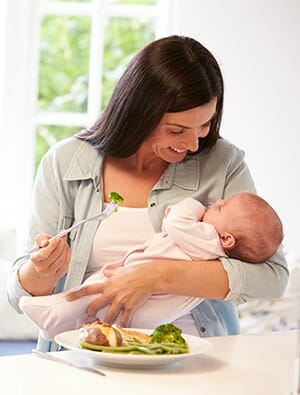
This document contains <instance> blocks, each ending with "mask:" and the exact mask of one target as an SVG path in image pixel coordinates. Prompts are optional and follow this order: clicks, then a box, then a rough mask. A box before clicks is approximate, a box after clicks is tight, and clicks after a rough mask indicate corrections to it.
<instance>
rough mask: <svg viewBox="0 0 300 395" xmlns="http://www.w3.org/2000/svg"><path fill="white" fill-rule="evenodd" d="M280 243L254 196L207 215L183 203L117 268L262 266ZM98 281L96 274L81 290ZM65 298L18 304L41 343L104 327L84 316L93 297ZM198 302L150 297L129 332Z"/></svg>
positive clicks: (270, 216)
mask: <svg viewBox="0 0 300 395" xmlns="http://www.w3.org/2000/svg"><path fill="white" fill-rule="evenodd" d="M282 239H283V230H282V223H281V221H280V218H279V217H278V215H277V214H276V212H275V211H274V210H273V208H272V207H271V206H270V205H269V204H268V203H267V202H266V201H265V200H263V199H262V198H260V197H258V196H257V195H254V194H251V193H239V194H237V195H235V196H233V197H231V198H229V199H227V200H218V201H217V202H216V203H215V204H214V205H212V206H211V207H210V208H208V209H206V208H205V207H204V206H203V205H202V204H201V203H200V202H198V201H197V200H194V199H192V198H186V199H185V200H183V201H182V202H180V203H177V204H175V205H173V206H171V207H168V208H167V210H166V216H165V218H164V220H163V223H162V231H161V232H160V233H156V234H154V235H153V236H152V237H150V238H149V239H148V240H147V242H146V243H145V244H143V245H141V246H138V247H137V248H135V249H134V250H131V251H129V252H128V253H127V254H126V255H125V257H124V259H123V260H122V262H119V265H120V266H127V265H134V264H138V263H144V262H148V261H151V260H153V259H174V260H211V259H216V258H219V257H222V256H223V257H226V256H227V257H230V258H236V259H239V260H242V261H246V262H249V263H261V262H264V261H265V260H267V259H268V258H270V257H271V256H272V255H273V254H274V253H275V252H276V250H277V248H278V247H279V245H280V243H281V241H282ZM109 266H110V265H107V266H106V267H109ZM115 266H116V265H115V264H113V267H115ZM103 277H104V275H103V274H102V272H101V270H100V271H99V272H97V273H95V274H93V275H91V276H90V277H89V278H88V279H87V280H86V281H85V282H84V284H87V283H91V282H94V281H99V280H101V279H103ZM66 294H67V292H62V293H58V294H54V295H49V296H37V297H22V298H21V301H20V308H21V310H22V311H23V312H24V313H25V314H26V315H27V316H28V317H29V318H30V319H31V320H32V321H34V322H35V323H36V324H37V325H38V326H39V328H40V329H41V330H42V336H43V337H44V338H45V339H48V340H53V339H54V337H55V335H56V334H58V333H60V332H64V331H67V330H71V329H77V328H79V327H81V326H82V324H84V323H87V322H91V321H94V320H95V319H99V320H101V321H105V315H106V312H107V309H108V308H107V307H105V308H103V309H100V310H99V311H98V312H97V314H96V316H95V317H89V316H88V315H87V314H86V309H87V306H88V305H89V304H90V303H91V302H92V301H93V300H94V298H95V295H87V296H84V297H82V298H80V299H77V300H74V301H71V302H69V301H67V300H66V299H65V296H66ZM201 300H202V299H200V298H195V297H187V296H181V295H169V294H159V295H151V297H150V298H149V299H148V300H147V301H146V302H145V303H144V304H143V305H141V306H139V307H138V308H137V309H136V311H135V312H134V314H133V318H132V321H131V326H132V327H136V328H154V327H156V326H158V325H160V324H161V323H164V322H172V321H175V320H176V319H178V318H179V317H181V316H183V315H185V314H187V313H189V312H190V311H191V310H192V309H193V308H194V307H196V306H197V305H198V304H199V303H200V302H201ZM157 303H159V309H157ZM118 319H119V317H118ZM118 319H117V322H118Z"/></svg>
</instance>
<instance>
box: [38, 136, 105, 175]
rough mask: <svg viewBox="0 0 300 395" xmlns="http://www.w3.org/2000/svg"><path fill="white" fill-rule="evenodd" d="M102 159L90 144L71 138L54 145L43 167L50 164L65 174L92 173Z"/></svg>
mask: <svg viewBox="0 0 300 395" xmlns="http://www.w3.org/2000/svg"><path fill="white" fill-rule="evenodd" d="M100 157H101V155H99V152H98V151H97V150H96V149H94V148H93V147H92V146H91V145H90V144H89V143H87V142H86V141H83V140H80V139H78V138H76V137H74V136H71V137H68V138H66V139H63V140H61V141H59V142H57V143H56V144H54V145H53V146H52V147H51V148H50V149H49V151H48V152H47V153H46V154H45V156H44V158H43V160H42V165H44V166H47V164H48V166H50V167H52V168H56V169H57V170H59V172H62V173H63V174H67V173H70V172H71V173H72V174H74V171H75V172H77V170H78V169H82V170H85V171H90V169H91V166H92V165H93V164H94V163H95V161H98V160H99V158H100ZM76 169H77V170H76Z"/></svg>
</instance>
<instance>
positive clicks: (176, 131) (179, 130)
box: [169, 129, 183, 134]
mask: <svg viewBox="0 0 300 395" xmlns="http://www.w3.org/2000/svg"><path fill="white" fill-rule="evenodd" d="M169 132H170V133H172V134H181V133H183V129H178V130H169Z"/></svg>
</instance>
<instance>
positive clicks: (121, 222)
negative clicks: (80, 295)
mask: <svg viewBox="0 0 300 395" xmlns="http://www.w3.org/2000/svg"><path fill="white" fill-rule="evenodd" d="M106 205H107V204H106ZM154 233H155V232H154V229H153V227H152V224H151V222H150V219H149V215H148V208H147V207H146V208H131V207H123V206H119V207H118V212H117V213H113V214H112V215H110V216H109V217H108V218H106V219H105V221H103V222H100V224H99V226H98V229H97V232H96V234H95V238H94V242H93V247H92V251H91V255H90V259H89V263H88V268H87V273H86V277H89V276H90V275H91V274H92V273H94V272H95V271H98V270H99V269H100V268H101V267H103V266H104V265H106V264H109V263H115V262H118V261H120V260H121V259H122V258H123V257H124V255H125V254H126V253H127V251H129V250H131V249H132V248H133V247H136V245H138V244H143V243H144V242H145V241H146V240H147V239H148V238H149V237H150V236H151V235H153V234H154ZM116 240H118V246H116Z"/></svg>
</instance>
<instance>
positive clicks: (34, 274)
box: [19, 234, 71, 296]
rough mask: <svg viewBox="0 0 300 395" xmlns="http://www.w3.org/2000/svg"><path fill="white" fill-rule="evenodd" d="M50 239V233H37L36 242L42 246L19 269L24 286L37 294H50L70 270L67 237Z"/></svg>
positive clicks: (33, 293) (69, 252) (69, 251)
mask: <svg viewBox="0 0 300 395" xmlns="http://www.w3.org/2000/svg"><path fill="white" fill-rule="evenodd" d="M50 239H51V236H50V235H48V234H39V235H37V236H36V238H35V242H36V244H37V245H38V246H39V247H41V248H40V249H39V250H38V251H36V252H34V253H33V254H31V256H30V260H29V261H28V262H27V263H26V264H24V265H23V266H21V268H20V270H19V279H20V282H21V284H22V286H23V288H24V289H25V290H26V291H27V292H29V293H31V294H32V295H35V296H37V295H48V294H50V293H51V292H52V291H53V289H54V287H55V285H56V283H57V281H58V280H59V279H60V278H61V277H62V276H63V275H65V274H66V273H67V270H68V266H69V262H70V256H71V250H70V247H69V245H68V243H67V237H66V236H65V237H57V238H55V239H53V240H50Z"/></svg>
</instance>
